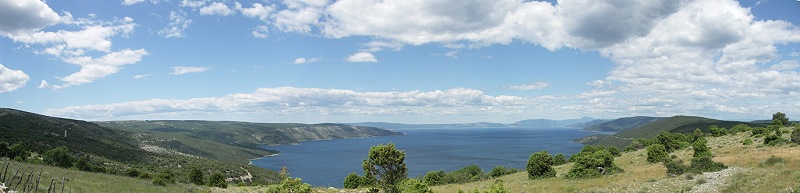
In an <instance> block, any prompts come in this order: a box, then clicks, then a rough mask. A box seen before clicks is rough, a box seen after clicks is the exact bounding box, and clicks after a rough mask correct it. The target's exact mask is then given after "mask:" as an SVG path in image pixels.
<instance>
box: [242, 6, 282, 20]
mask: <svg viewBox="0 0 800 193" xmlns="http://www.w3.org/2000/svg"><path fill="white" fill-rule="evenodd" d="M236 9H238V10H239V11H241V12H242V15H244V16H247V17H250V18H258V19H259V20H261V21H269V16H270V14H272V12H274V11H275V5H267V6H264V5H261V3H253V5H252V7H248V8H245V7H242V4H240V3H239V2H236Z"/></svg>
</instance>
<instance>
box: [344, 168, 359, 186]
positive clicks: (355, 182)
mask: <svg viewBox="0 0 800 193" xmlns="http://www.w3.org/2000/svg"><path fill="white" fill-rule="evenodd" d="M361 178H362V177H361V176H358V174H356V173H355V172H352V173H350V174H348V175H347V177H345V178H344V188H347V189H356V188H358V187H360V186H361V181H362V180H361Z"/></svg>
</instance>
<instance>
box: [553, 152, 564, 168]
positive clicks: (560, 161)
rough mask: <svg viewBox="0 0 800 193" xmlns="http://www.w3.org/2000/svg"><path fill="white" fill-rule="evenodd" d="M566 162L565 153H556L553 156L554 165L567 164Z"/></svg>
mask: <svg viewBox="0 0 800 193" xmlns="http://www.w3.org/2000/svg"><path fill="white" fill-rule="evenodd" d="M565 163H567V158H566V157H565V156H564V154H561V153H559V154H556V156H553V165H554V166H557V165H561V164H565Z"/></svg>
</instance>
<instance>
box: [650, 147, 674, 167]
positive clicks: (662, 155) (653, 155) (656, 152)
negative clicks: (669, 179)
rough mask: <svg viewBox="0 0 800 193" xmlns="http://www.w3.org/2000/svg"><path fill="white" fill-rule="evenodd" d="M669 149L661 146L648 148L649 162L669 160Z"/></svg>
mask: <svg viewBox="0 0 800 193" xmlns="http://www.w3.org/2000/svg"><path fill="white" fill-rule="evenodd" d="M668 154H669V153H667V149H666V148H664V146H663V145H661V144H653V145H650V146H647V162H649V163H658V162H663V161H666V160H667V156H668Z"/></svg>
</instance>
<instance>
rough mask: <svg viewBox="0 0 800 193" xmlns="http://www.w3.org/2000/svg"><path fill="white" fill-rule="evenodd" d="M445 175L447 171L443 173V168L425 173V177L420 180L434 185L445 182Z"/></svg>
mask: <svg viewBox="0 0 800 193" xmlns="http://www.w3.org/2000/svg"><path fill="white" fill-rule="evenodd" d="M446 176H447V173H445V172H444V170H439V171H430V172H428V173H425V177H423V179H422V181H423V182H425V183H426V184H428V185H434V186H435V185H439V184H444V183H446V181H445V177H446Z"/></svg>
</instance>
